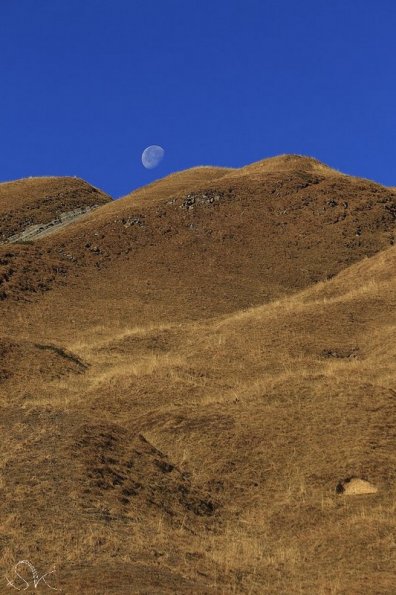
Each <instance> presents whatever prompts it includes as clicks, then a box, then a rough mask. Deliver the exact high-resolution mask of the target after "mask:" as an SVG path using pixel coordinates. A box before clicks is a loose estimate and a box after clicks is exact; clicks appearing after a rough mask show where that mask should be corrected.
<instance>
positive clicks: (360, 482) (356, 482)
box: [336, 477, 378, 496]
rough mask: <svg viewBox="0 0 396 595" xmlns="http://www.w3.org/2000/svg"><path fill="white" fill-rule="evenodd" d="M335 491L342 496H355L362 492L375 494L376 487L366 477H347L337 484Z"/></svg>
mask: <svg viewBox="0 0 396 595" xmlns="http://www.w3.org/2000/svg"><path fill="white" fill-rule="evenodd" d="M336 492H337V494H343V495H344V496H357V495H362V494H376V493H377V492H378V488H377V487H376V486H375V485H373V484H372V483H370V482H369V481H367V480H366V479H360V478H359V477H348V478H346V479H343V480H341V481H340V482H339V483H338V484H337V487H336Z"/></svg>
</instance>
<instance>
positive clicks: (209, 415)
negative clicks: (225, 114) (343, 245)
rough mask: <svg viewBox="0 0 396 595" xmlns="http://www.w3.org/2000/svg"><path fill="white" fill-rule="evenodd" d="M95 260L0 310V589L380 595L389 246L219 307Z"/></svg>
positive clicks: (385, 581) (390, 382) (390, 319)
mask: <svg viewBox="0 0 396 595" xmlns="http://www.w3.org/2000/svg"><path fill="white" fill-rule="evenodd" d="M282 163H283V162H282ZM278 166H279V164H278ZM315 167H316V166H315ZM200 171H203V170H200ZM218 173H219V172H213V175H214V176H217V175H218ZM222 174H224V172H222ZM199 175H201V173H199ZM226 175H227V176H228V174H226ZM231 175H232V174H231ZM194 176H195V173H194ZM194 176H193V177H194ZM214 179H216V180H217V177H216V178H214ZM222 179H223V178H222ZM172 183H173V182H172ZM199 183H201V182H200V181H199ZM158 184H159V186H161V183H160V182H159V183H158ZM167 184H169V180H168V181H167V182H166V184H165V186H166V185H167ZM153 188H155V185H154V187H153ZM168 190H169V187H168ZM168 190H167V191H168ZM149 191H150V192H151V190H149ZM162 191H163V192H165V190H164V188H162V190H161V192H162ZM152 197H153V201H155V200H156V198H155V196H154V193H153V194H152ZM120 208H121V207H119V206H115V205H113V204H110V205H108V206H105V207H103V210H102V209H100V211H101V214H100V215H99V216H98V219H95V221H97V220H98V221H100V219H101V218H102V217H103V219H105V218H106V217H108V213H111V217H113V215H114V213H115V212H116V211H117V209H120ZM122 208H125V209H126V207H122ZM139 208H140V206H139ZM148 208H149V207H148ZM93 220H94V219H92V220H91V224H92V221H93ZM112 221H113V219H112ZM84 225H85V224H84ZM108 225H109V226H110V223H108ZM111 225H113V223H111ZM76 228H78V229H80V230H81V226H80V224H78V225H77V226H76ZM68 233H71V232H68ZM139 233H140V232H139ZM387 233H388V232H387ZM77 235H78V234H77ZM59 237H60V238H63V239H62V240H61V241H62V242H66V240H67V237H69V236H67V235H62V234H60V236H59ZM85 240H86V238H85V237H84V241H85ZM51 241H53V242H55V240H51ZM74 241H75V240H74V239H73V242H74ZM42 245H43V246H44V245H46V246H47V248H48V249H50V244H49V243H47V244H44V243H43V244H42ZM51 245H52V244H51ZM54 245H55V246H57V244H54ZM70 245H71V246H74V247H75V246H76V244H70ZM183 245H184V244H183ZM171 246H172V249H173V248H174V247H173V244H171ZM215 246H216V245H215ZM378 246H379V247H380V244H378ZM67 249H70V250H71V248H70V246H68V248H67ZM149 250H150V247H149V246H146V247H143V248H142V254H143V253H144V254H146V255H148V254H149ZM215 250H217V248H216V247H214V248H213V251H215ZM310 251H311V248H309V249H307V252H309V256H307V259H308V260H309V258H311V255H310V254H311V252H310ZM173 254H174V255H175V254H176V252H173ZM164 258H165V257H164ZM175 258H176V256H175ZM147 259H149V256H147ZM257 260H258V259H257ZM95 262H96V261H95ZM112 262H113V263H115V264H114V268H113V269H112V268H111V267H109V268H108V269H104V270H103V271H101V270H100V269H96V268H95V270H91V269H90V268H89V266H88V265H87V266H86V268H83V269H79V270H78V271H77V272H78V274H79V275H81V278H80V277H79V276H78V275H77V276H76V277H70V278H68V283H67V284H65V285H63V286H62V285H59V286H55V287H53V289H52V291H49V292H47V293H45V294H43V295H40V296H39V297H37V299H35V300H32V301H31V302H24V303H21V302H17V301H15V302H12V303H8V302H7V301H5V303H4V310H3V312H4V320H6V324H7V333H4V335H8V337H12V341H10V340H9V339H7V340H6V339H5V337H3V338H2V344H1V349H2V351H1V353H2V360H1V366H0V367H1V370H2V371H3V367H4V371H3V372H4V377H2V383H1V385H0V386H1V394H0V409H1V418H0V422H1V425H2V450H1V453H0V496H1V497H0V511H1V519H2V523H1V524H2V532H1V534H0V569H1V572H0V584H1V580H2V576H3V575H4V574H6V573H11V572H12V568H13V565H14V564H15V563H16V562H17V561H18V560H23V559H28V560H30V561H31V562H32V563H33V564H34V565H35V566H36V567H37V568H38V570H40V571H41V573H44V572H46V571H48V569H49V568H52V566H53V565H54V564H55V565H56V574H55V575H54V577H56V581H57V582H56V586H57V587H59V588H62V590H63V592H67V593H69V592H70V593H88V594H90V593H92V594H93V593H98V594H102V593H103V594H104V593H106V594H107V593H117V594H121V593H215V594H217V593H219V594H224V595H226V594H227V595H228V594H229V593H257V594H262V593H268V594H272V593H282V594H283V593H285V594H293V595H294V594H295V593H301V594H304V595H305V594H307V593H309V594H311V593H312V594H315V595H316V594H318V593H320V594H323V595H324V594H326V595H328V594H337V595H339V594H343V593H345V594H346V593H367V594H369V595H371V594H373V595H374V594H377V593H383V594H385V593H386V594H389V593H392V591H393V589H394V584H395V582H394V581H395V573H394V569H395V541H394V535H395V532H396V522H395V495H396V491H395V478H396V475H395V469H396V458H395V443H396V434H395V397H396V393H395V387H396V382H395V380H396V378H395V367H394V361H395V357H396V347H395V345H396V341H395V335H396V318H395V295H396V287H395V277H394V270H395V264H396V250H395V248H394V247H391V248H389V249H386V250H385V249H384V250H383V251H382V252H378V253H377V254H375V255H372V256H371V257H370V258H367V259H364V258H356V259H355V264H352V265H350V266H347V267H341V270H340V272H339V273H338V274H337V275H335V276H334V277H333V278H331V279H329V280H324V279H322V280H320V281H319V282H318V283H315V284H313V283H311V282H308V281H306V282H305V281H304V283H302V282H301V287H300V288H298V287H296V286H295V285H293V284H291V286H290V287H289V288H287V289H286V290H284V291H280V290H279V291H278V290H276V291H274V293H273V294H271V295H268V296H267V298H266V299H260V297H259V296H260V295H261V296H262V295H263V287H264V285H265V279H264V278H263V279H264V280H262V285H261V288H260V292H261V293H259V292H258V290H257V293H256V294H255V296H256V297H255V299H253V297H252V296H253V294H254V292H255V291H256V288H257V287H258V286H257V285H256V281H257V279H256V278H253V277H249V276H248V274H247V273H246V276H245V277H244V284H245V286H247V289H246V294H243V291H245V289H241V287H242V284H241V285H240V286H239V289H240V294H238V295H237V296H235V297H234V296H232V298H230V299H229V301H227V300H226V299H224V301H216V300H217V297H216V296H217V295H218V294H217V293H213V291H215V290H214V289H213V286H212V285H210V283H208V285H207V286H206V285H203V287H202V288H201V290H200V291H201V293H200V294H198V297H197V292H198V289H197V285H193V284H192V285H188V283H189V280H188V279H189V278H191V277H194V270H193V269H191V268H190V271H189V275H187V273H186V275H185V276H184V273H183V271H184V268H183V267H184V265H183V262H182V261H180V262H179V261H177V267H179V268H177V267H176V268H177V271H178V274H179V275H180V278H179V277H178V276H177V275H175V276H174V277H172V279H171V281H172V283H174V284H175V285H174V287H173V291H171V290H169V292H168V290H167V283H168V277H169V272H168V271H167V270H166V272H164V271H162V269H161V265H160V264H158V263H157V264H156V267H154V266H153V265H150V266H153V268H152V271H153V274H152V276H151V277H150V276H149V275H148V274H147V271H146V273H145V274H143V273H142V275H141V277H140V278H139V279H137V280H135V281H134V279H133V276H134V275H135V276H137V271H140V272H141V271H142V270H143V269H139V264H138V263H137V260H136V256H135V258H134V260H133V261H128V260H126V259H125V258H124V257H123V256H122V257H120V259H119V261H118V260H114V261H112ZM120 262H121V263H123V267H124V268H123V269H121V268H120V267H121V265H120V264H119V263H120ZM272 262H273V263H274V262H275V258H274V260H273V261H272ZM259 264H260V266H262V261H261V262H260V263H259ZM349 264H350V263H349ZM190 266H191V265H190ZM257 266H259V265H258V264H257ZM274 266H275V265H274ZM318 266H319V265H318ZM320 266H321V265H320ZM131 269H132V272H131ZM121 270H122V271H123V277H122V278H121V277H120V271H121ZM216 270H217V275H218V277H217V279H216V281H217V285H218V287H217V289H216V291H219V292H220V289H222V290H224V292H226V291H229V292H231V290H230V276H229V275H230V273H229V271H228V270H227V269H225V270H224V269H216ZM220 271H221V273H220ZM154 274H158V276H159V281H158V284H157V285H155V284H154V281H153V279H154ZM117 275H118V277H119V279H118V281H117ZM161 275H162V276H161ZM125 279H127V282H125ZM146 282H148V284H147V287H148V289H146V290H145V291H147V293H145V292H144V291H143V289H142V288H143V287H146V285H145V284H146ZM169 283H170V281H169ZM249 283H250V284H251V285H249ZM274 286H275V281H274ZM186 287H188V291H187V289H186ZM231 287H234V286H233V285H232V284H231ZM252 287H254V290H253V289H251V288H252ZM219 288H220V289H219ZM250 289H251V293H249V291H250ZM248 290H249V291H248ZM183 291H185V293H183ZM186 296H187V297H186ZM205 296H206V297H205ZM187 298H188V299H187ZM201 298H202V300H201ZM205 300H206V301H205ZM211 303H212V306H213V307H209V306H210V304H211ZM192 305H193V306H194V308H195V309H193V308H192ZM204 306H205V308H206V310H205V309H204ZM37 344H45V345H47V344H55V345H57V346H59V347H62V349H64V350H65V352H64V353H67V354H69V355H71V356H72V357H74V356H75V361H73V360H69V359H67V358H65V356H64V355H62V353H63V352H62V351H60V352H57V351H48V350H43V349H40V348H38V347H37ZM73 354H74V356H73ZM78 361H81V362H83V363H84V366H85V367H83V368H82V367H81V365H78V364H77V363H76V362H78ZM348 477H359V478H362V479H366V480H368V481H370V482H372V483H373V484H374V485H375V486H376V487H377V488H378V492H377V493H373V494H369V495H355V496H350V497H349V496H348V497H345V496H344V495H343V494H338V493H337V492H336V486H337V484H338V483H339V482H340V481H342V480H344V479H346V478H348ZM54 580H55V579H54ZM54 584H55V583H54ZM4 589H5V586H4ZM0 591H1V589H0Z"/></svg>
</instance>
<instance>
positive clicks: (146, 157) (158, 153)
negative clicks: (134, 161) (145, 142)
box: [142, 145, 165, 169]
mask: <svg viewBox="0 0 396 595" xmlns="http://www.w3.org/2000/svg"><path fill="white" fill-rule="evenodd" d="M164 155H165V151H164V149H163V148H162V147H160V146H159V145H150V146H149V147H147V148H146V149H144V151H143V153H142V163H143V165H144V167H145V168H146V169H154V167H157V165H158V164H159V163H160V162H161V161H162V160H163V158H164Z"/></svg>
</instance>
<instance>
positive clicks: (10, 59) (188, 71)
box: [0, 0, 396, 197]
mask: <svg viewBox="0 0 396 595" xmlns="http://www.w3.org/2000/svg"><path fill="white" fill-rule="evenodd" d="M0 76H1V78H0V108H1V109H0V123H1V126H0V180H9V179H15V178H19V177H25V176H30V175H32V176H36V175H78V176H81V177H82V178H85V179H86V180H88V181H89V182H91V183H92V184H94V185H96V186H99V187H101V188H103V189H104V190H106V191H107V192H109V193H110V194H112V195H113V196H114V197H117V196H119V195H122V194H125V193H127V192H128V191H129V190H131V189H133V188H136V187H137V186H140V185H142V184H146V183H148V182H150V181H152V180H153V179H156V178H158V177H162V176H164V175H166V174H167V173H169V172H171V171H176V170H180V169H184V168H187V167H191V166H194V165H202V164H215V165H229V166H241V165H244V164H246V163H250V162H252V161H256V160H259V159H262V158H265V157H268V156H272V155H275V154H279V153H303V154H308V155H312V156H315V157H317V158H319V159H321V160H322V161H325V162H326V163H328V164H330V165H332V166H334V167H336V168H339V169H341V170H343V171H345V172H347V173H353V174H357V175H361V176H364V177H368V178H372V179H375V180H377V181H379V182H382V183H383V184H387V185H396V1H395V0H331V1H330V0H299V1H296V0H150V1H147V0H0ZM150 144H160V145H162V146H163V147H164V148H165V151H166V155H165V158H164V160H163V162H162V163H161V164H160V166H159V167H158V168H156V169H154V170H151V171H149V170H145V169H143V167H142V165H141V162H140V155H141V152H142V150H143V149H144V148H145V147H146V146H147V145H150Z"/></svg>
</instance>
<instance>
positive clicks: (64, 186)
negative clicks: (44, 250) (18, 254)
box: [0, 177, 111, 242]
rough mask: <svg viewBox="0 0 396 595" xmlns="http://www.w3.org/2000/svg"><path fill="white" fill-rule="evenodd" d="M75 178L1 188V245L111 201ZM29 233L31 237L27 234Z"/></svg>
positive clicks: (28, 181)
mask: <svg viewBox="0 0 396 595" xmlns="http://www.w3.org/2000/svg"><path fill="white" fill-rule="evenodd" d="M110 200H111V198H110V197H109V196H108V195H107V194H104V193H103V192H101V191H100V190H98V189H97V188H94V187H93V186H90V185H89V184H87V183H86V182H84V181H83V180H80V179H78V178H51V177H43V178H27V179H22V180H16V181H15V182H4V183H3V184H0V242H4V241H17V240H19V239H21V236H22V238H23V232H25V235H26V239H29V238H30V236H31V237H36V236H37V235H38V232H39V231H40V230H42V228H43V227H44V226H46V227H47V228H49V227H54V226H56V225H57V224H58V225H59V224H60V223H62V222H63V223H65V222H66V221H71V220H75V219H76V218H77V217H78V216H79V215H82V214H84V213H86V212H88V211H90V210H92V209H94V208H97V207H98V206H100V205H103V204H105V203H106V202H108V201H110ZM29 230H30V236H29V233H26V232H29Z"/></svg>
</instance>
